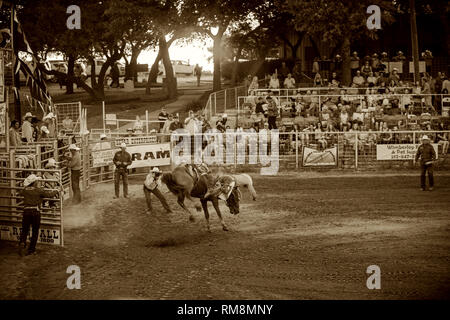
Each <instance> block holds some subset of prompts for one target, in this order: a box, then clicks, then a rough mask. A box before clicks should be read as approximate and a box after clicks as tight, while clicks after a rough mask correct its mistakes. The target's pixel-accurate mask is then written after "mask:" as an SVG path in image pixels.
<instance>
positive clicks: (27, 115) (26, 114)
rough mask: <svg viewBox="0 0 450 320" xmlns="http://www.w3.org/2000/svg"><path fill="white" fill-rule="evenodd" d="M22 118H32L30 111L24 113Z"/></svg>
mask: <svg viewBox="0 0 450 320" xmlns="http://www.w3.org/2000/svg"><path fill="white" fill-rule="evenodd" d="M23 118H24V119H26V118H33V115H32V114H31V112H27V113H25V115H24V116H23Z"/></svg>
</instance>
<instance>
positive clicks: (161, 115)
mask: <svg viewBox="0 0 450 320" xmlns="http://www.w3.org/2000/svg"><path fill="white" fill-rule="evenodd" d="M168 117H169V114H168V113H167V111H166V108H165V107H162V108H161V112H160V113H159V114H158V121H161V122H160V123H159V130H160V131H161V130H162V128H163V126H164V122H165V121H166V120H167V119H168Z"/></svg>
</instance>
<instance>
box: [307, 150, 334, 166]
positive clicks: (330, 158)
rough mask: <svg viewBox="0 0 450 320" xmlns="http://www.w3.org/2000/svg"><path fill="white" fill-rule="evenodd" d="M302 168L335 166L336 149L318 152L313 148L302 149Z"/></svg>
mask: <svg viewBox="0 0 450 320" xmlns="http://www.w3.org/2000/svg"><path fill="white" fill-rule="evenodd" d="M303 166H304V167H319V166H337V147H333V148H328V149H325V150H323V151H319V150H316V149H313V148H309V147H304V148H303Z"/></svg>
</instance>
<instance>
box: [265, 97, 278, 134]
mask: <svg viewBox="0 0 450 320" xmlns="http://www.w3.org/2000/svg"><path fill="white" fill-rule="evenodd" d="M267 104H268V106H267V121H268V124H269V130H271V129H277V122H276V120H277V117H278V107H277V105H276V103H275V101H273V99H272V97H270V96H269V97H267Z"/></svg>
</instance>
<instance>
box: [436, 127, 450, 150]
mask: <svg viewBox="0 0 450 320" xmlns="http://www.w3.org/2000/svg"><path fill="white" fill-rule="evenodd" d="M438 130H439V131H440V132H437V133H436V139H435V143H437V144H438V145H441V146H442V154H443V155H446V154H447V152H448V146H449V135H448V133H447V132H443V131H444V130H445V126H444V123H443V122H440V123H439V125H438Z"/></svg>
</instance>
